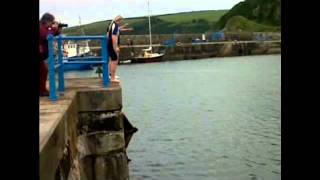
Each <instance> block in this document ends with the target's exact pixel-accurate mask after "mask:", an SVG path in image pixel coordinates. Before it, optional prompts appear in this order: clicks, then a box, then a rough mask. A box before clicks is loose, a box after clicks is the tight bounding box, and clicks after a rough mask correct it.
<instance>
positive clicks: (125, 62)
mask: <svg viewBox="0 0 320 180" xmlns="http://www.w3.org/2000/svg"><path fill="white" fill-rule="evenodd" d="M131 61H132V60H131V59H127V60H123V61H119V64H130V63H131Z"/></svg>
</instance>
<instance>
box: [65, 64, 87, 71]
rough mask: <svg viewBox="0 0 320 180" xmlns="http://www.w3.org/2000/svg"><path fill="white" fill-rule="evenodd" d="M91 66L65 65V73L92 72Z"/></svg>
mask: <svg viewBox="0 0 320 180" xmlns="http://www.w3.org/2000/svg"><path fill="white" fill-rule="evenodd" d="M92 69H93V67H92V65H91V64H64V65H63V70H64V71H82V70H92Z"/></svg>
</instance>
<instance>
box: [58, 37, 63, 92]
mask: <svg viewBox="0 0 320 180" xmlns="http://www.w3.org/2000/svg"><path fill="white" fill-rule="evenodd" d="M62 58H63V52H62V39H61V35H59V37H58V63H59V67H58V73H59V87H58V89H59V91H60V92H63V91H64V73H63V71H64V68H63V60H62Z"/></svg>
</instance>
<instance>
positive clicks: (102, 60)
mask: <svg viewBox="0 0 320 180" xmlns="http://www.w3.org/2000/svg"><path fill="white" fill-rule="evenodd" d="M55 40H56V41H57V42H58V56H57V57H58V64H55V60H54V48H53V42H54V41H55ZM63 40H74V41H79V40H100V41H101V50H102V51H101V53H102V56H101V57H81V58H80V57H79V58H63V54H62V53H63V51H62V41H63ZM48 48H49V58H48V65H49V86H50V89H49V92H50V94H49V98H50V100H51V101H56V100H57V99H58V98H57V92H56V79H55V70H56V68H57V69H58V90H59V91H60V92H63V91H64V90H65V84H64V67H63V64H64V62H63V60H68V59H69V60H72V61H71V62H67V63H68V64H102V70H103V73H102V75H103V77H102V82H103V86H104V87H108V86H109V83H110V80H109V70H108V63H109V62H108V51H107V37H106V36H66V37H62V36H56V37H54V36H53V35H49V36H48ZM92 60H94V61H92Z"/></svg>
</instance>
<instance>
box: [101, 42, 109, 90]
mask: <svg viewBox="0 0 320 180" xmlns="http://www.w3.org/2000/svg"><path fill="white" fill-rule="evenodd" d="M101 54H102V61H103V63H102V76H103V86H104V87H108V86H109V83H110V79H109V68H108V67H109V58H108V51H107V37H106V36H105V37H103V38H102V39H101Z"/></svg>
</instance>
